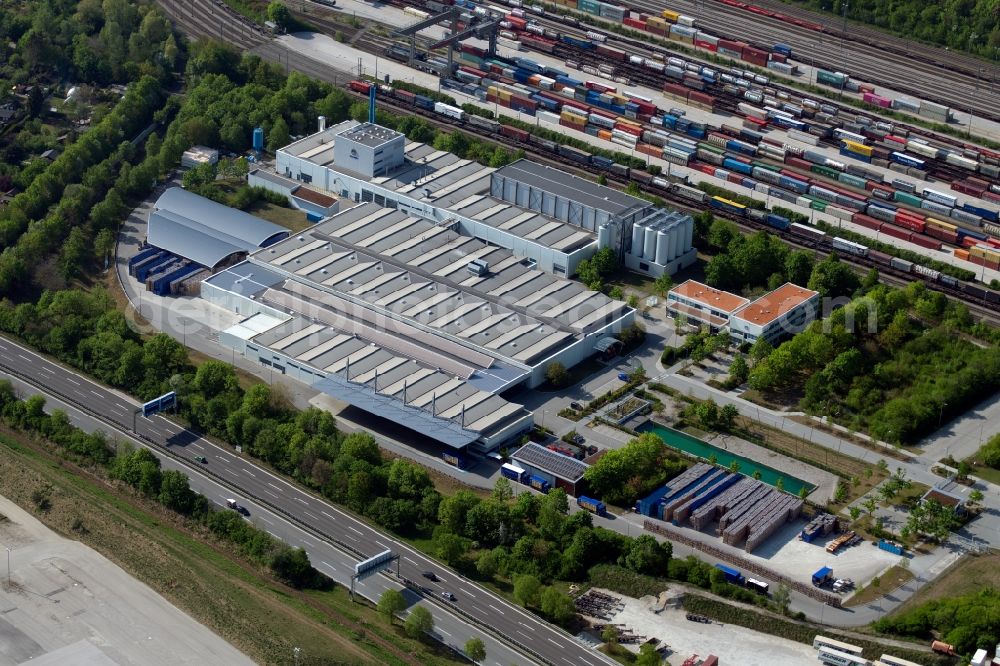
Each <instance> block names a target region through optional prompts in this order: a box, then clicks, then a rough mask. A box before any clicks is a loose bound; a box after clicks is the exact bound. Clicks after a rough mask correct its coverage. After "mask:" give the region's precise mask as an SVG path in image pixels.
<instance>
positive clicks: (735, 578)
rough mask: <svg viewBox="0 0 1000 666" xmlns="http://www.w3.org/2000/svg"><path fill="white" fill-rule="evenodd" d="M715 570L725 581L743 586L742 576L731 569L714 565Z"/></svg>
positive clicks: (723, 565) (721, 565)
mask: <svg viewBox="0 0 1000 666" xmlns="http://www.w3.org/2000/svg"><path fill="white" fill-rule="evenodd" d="M715 568H716V569H718V570H719V571H721V572H722V573H723V574H724V575H725V576H726V580H727V581H729V582H730V583H733V584H735V585H742V584H743V580H744V579H743V574H741V573H740V572H739V571H737V570H736V569H734V568H732V567H727V566H726V565H725V564H716V565H715Z"/></svg>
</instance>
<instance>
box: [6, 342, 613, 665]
mask: <svg viewBox="0 0 1000 666" xmlns="http://www.w3.org/2000/svg"><path fill="white" fill-rule="evenodd" d="M0 367H2V368H3V369H7V370H10V371H13V372H12V373H11V374H12V375H14V376H20V378H21V379H22V380H24V379H27V380H29V381H30V383H31V384H32V385H33V386H34V387H35V390H36V391H40V392H43V393H45V394H47V395H49V396H53V397H56V398H58V401H59V402H60V403H62V405H64V406H66V407H70V408H72V411H82V412H83V413H84V414H86V416H88V417H89V418H91V419H92V420H93V421H94V422H95V424H96V423H100V424H101V426H102V427H103V428H104V429H105V430H111V429H116V430H119V434H125V435H127V431H128V430H130V429H131V428H132V422H133V414H134V409H135V407H136V403H135V402H134V401H132V400H131V399H130V398H128V397H126V396H124V395H122V394H121V393H119V392H117V391H114V390H111V389H107V388H105V387H103V386H102V385H100V384H97V383H95V382H93V381H91V380H89V379H87V378H86V377H84V376H82V375H79V374H77V373H75V372H74V371H72V370H69V369H67V368H65V367H63V366H61V365H59V364H57V363H54V362H52V361H50V360H48V359H46V358H45V357H43V356H40V355H38V354H37V353H35V352H33V351H31V350H30V349H28V348H26V347H23V346H21V345H18V344H17V343H15V342H13V341H11V340H10V339H8V338H0ZM20 383H21V384H22V385H24V382H20ZM135 425H136V432H138V433H139V434H140V435H141V436H142V437H143V438H144V439H145V440H146V441H147V443H149V444H151V446H150V448H151V449H152V450H153V451H154V452H155V453H157V454H158V456H159V457H160V458H161V459H163V460H164V461H165V467H168V468H170V467H172V468H177V469H181V470H182V471H184V472H185V473H186V474H187V475H188V476H189V478H190V479H191V485H192V487H193V488H194V489H195V490H197V491H198V492H202V493H204V494H205V495H206V496H207V497H208V498H209V499H210V500H212V501H214V502H216V503H218V504H220V505H221V504H224V501H225V499H227V498H229V497H233V496H234V495H235V498H236V499H237V501H238V502H240V503H241V504H243V505H245V506H246V507H247V508H248V509H249V511H250V520H252V521H254V522H255V523H257V524H258V525H259V526H260V527H262V528H264V529H266V530H267V531H268V532H271V533H272V534H273V535H274V536H276V537H278V538H280V539H282V540H283V541H286V542H287V543H289V544H290V545H292V546H301V547H303V548H305V549H306V551H307V552H308V553H309V557H310V560H311V561H312V562H313V564H314V565H315V566H316V567H317V568H318V569H319V570H320V571H323V572H324V573H326V574H327V575H329V576H331V577H332V578H334V579H335V580H337V581H338V582H341V583H345V582H346V584H349V582H350V574H351V573H353V565H354V563H355V562H357V561H358V560H360V559H363V558H366V557H370V556H372V555H375V554H377V553H379V552H382V551H384V550H386V549H392V551H393V552H394V553H396V554H398V555H400V561H399V574H400V576H401V577H402V578H404V579H409V580H411V581H414V582H415V584H416V588H417V589H414V587H413V586H411V592H410V599H411V602H413V601H416V599H417V598H419V597H421V596H422V597H423V598H424V600H423V602H422V603H423V604H424V605H428V601H430V600H431V599H433V601H434V604H433V605H430V606H429V608H430V610H431V611H432V613H433V614H434V616H435V624H436V626H437V627H438V629H437V630H436V633H438V635H439V638H441V639H442V640H443V641H444V642H446V643H449V644H451V645H455V646H461V645H464V643H465V641H466V640H467V639H468V638H470V637H472V636H475V635H479V636H480V637H482V638H483V639H484V641H487V642H488V645H487V663H497V664H500V665H501V666H507V665H508V664H512V663H520V664H524V663H529V662H532V661H538V662H548V663H551V664H554V665H556V666H581V665H586V666H599V665H602V664H608V663H612V662H609V661H608V659H607V658H606V657H604V656H603V655H602V654H600V653H598V652H596V651H594V650H592V649H591V648H589V647H587V646H586V645H584V644H583V643H581V642H580V641H578V640H577V639H575V638H574V637H572V636H570V635H569V634H567V633H566V632H564V631H562V630H560V629H558V628H556V627H554V626H553V625H550V624H548V623H546V622H543V621H541V620H539V619H537V618H536V617H535V616H533V615H531V614H530V613H528V612H527V611H524V610H523V609H521V608H519V607H517V606H514V605H513V604H510V603H508V602H507V601H505V600H504V599H502V598H500V597H499V596H496V595H494V594H492V593H490V592H489V591H487V590H485V589H484V588H482V587H480V586H478V585H477V584H475V583H474V582H472V581H470V580H468V579H466V578H463V577H462V576H460V575H459V574H457V573H456V572H454V571H452V570H451V569H448V568H447V567H444V566H442V565H441V564H439V563H438V562H436V561H434V560H431V559H430V558H428V557H426V556H424V555H423V554H421V553H420V552H418V551H416V550H414V549H413V548H410V547H409V546H407V545H405V544H403V543H401V542H399V541H396V540H395V539H394V538H393V537H391V536H389V535H387V534H385V533H383V532H380V531H378V530H376V529H374V528H372V527H370V526H369V525H367V524H366V523H364V522H362V521H361V520H358V519H357V518H354V517H353V516H352V515H350V514H348V513H346V512H344V511H342V510H340V509H338V508H336V507H335V506H333V505H331V504H330V503H328V502H326V501H324V500H322V499H320V498H318V497H316V496H314V495H312V494H310V493H308V492H306V491H304V490H302V489H300V488H298V487H297V486H295V485H293V484H291V483H289V482H287V481H285V480H284V479H282V478H281V477H279V476H277V475H274V474H272V473H271V472H269V471H268V470H266V469H264V468H262V467H260V466H258V465H256V464H254V463H253V462H252V461H250V460H248V459H246V458H244V457H242V456H240V455H238V454H234V453H233V452H232V451H231V450H229V449H228V448H223V447H220V446H218V445H216V444H213V443H212V442H210V441H208V440H205V439H203V438H201V437H199V436H198V435H197V434H195V433H193V432H191V431H189V430H186V429H185V428H183V427H182V426H180V425H178V424H176V423H174V422H173V421H171V420H169V419H167V418H165V417H162V416H154V417H152V418H149V419H146V418H143V417H142V416H139V417H137V418H136V419H135ZM196 456H205V457H206V458H207V459H208V463H207V464H205V465H201V464H199V463H198V462H196V461H195V457H196ZM199 468H201V469H199ZM349 553H353V555H354V556H353V557H352V556H351V555H350V554H349ZM425 571H431V572H434V574H435V575H436V576H437V577H438V578H439V581H437V582H432V581H430V580H427V579H426V578H424V577H423V576H422V573H423V572H425ZM387 586H394V587H397V588H398V587H401V586H400V585H399V584H398V583H397V582H396V581H395V580H394V577H389V576H376V577H373V578H370V579H368V580H367V581H365V582H363V583H360V584H359V585H358V588H357V589H358V591H359V592H361V593H363V594H364V595H365V596H366V597H369V598H373V599H377V598H378V596H379V594H381V591H382V590H383V589H385V588H386V587H387ZM420 587H422V588H424V591H419V588H420ZM445 591H448V592H452V593H453V594H454V595H455V597H456V600H455V601H454V602H447V601H445V600H443V599H442V598H441V593H442V592H445ZM497 639H507V640H510V641H512V642H514V643H517V644H519V646H520V647H521V648H523V647H524V646H528V648H529V649H530V650H532V651H534V652H535V653H536V655H534V656H532V658H530V659H529V658H528V657H526V656H525V654H522V653H521V652H520V651H518V652H515V651H514V650H513V649H511V648H510V647H508V646H507V645H506V644H502V643H500V642H499V640H497Z"/></svg>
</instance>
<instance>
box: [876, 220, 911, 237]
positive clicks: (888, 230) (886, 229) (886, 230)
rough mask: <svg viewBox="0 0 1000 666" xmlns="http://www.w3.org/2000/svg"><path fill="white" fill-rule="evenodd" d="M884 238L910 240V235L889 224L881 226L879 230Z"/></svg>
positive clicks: (904, 230)
mask: <svg viewBox="0 0 1000 666" xmlns="http://www.w3.org/2000/svg"><path fill="white" fill-rule="evenodd" d="M879 231H881V232H882V233H883V234H885V235H886V236H892V237H893V238H899V239H901V240H910V233H911V232H909V231H907V230H906V229H900V228H899V227H894V226H892V225H891V224H883V225H882V228H881V229H880V230H879Z"/></svg>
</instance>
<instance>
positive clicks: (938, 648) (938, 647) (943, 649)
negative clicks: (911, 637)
mask: <svg viewBox="0 0 1000 666" xmlns="http://www.w3.org/2000/svg"><path fill="white" fill-rule="evenodd" d="M931 650H932V651H933V652H937V653H938V654H951V655H953V654H955V646H954V645H949V644H948V643H945V642H944V641H933V642H932V643H931Z"/></svg>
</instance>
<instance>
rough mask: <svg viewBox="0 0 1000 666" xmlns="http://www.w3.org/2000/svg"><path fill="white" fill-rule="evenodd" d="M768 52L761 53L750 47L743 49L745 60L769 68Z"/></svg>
mask: <svg viewBox="0 0 1000 666" xmlns="http://www.w3.org/2000/svg"><path fill="white" fill-rule="evenodd" d="M767 56H768V53H767V51H761V50H760V49H755V48H752V47H750V46H748V47H746V48H744V49H743V60H745V61H746V62H749V63H751V64H753V65H757V66H758V67H767Z"/></svg>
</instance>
